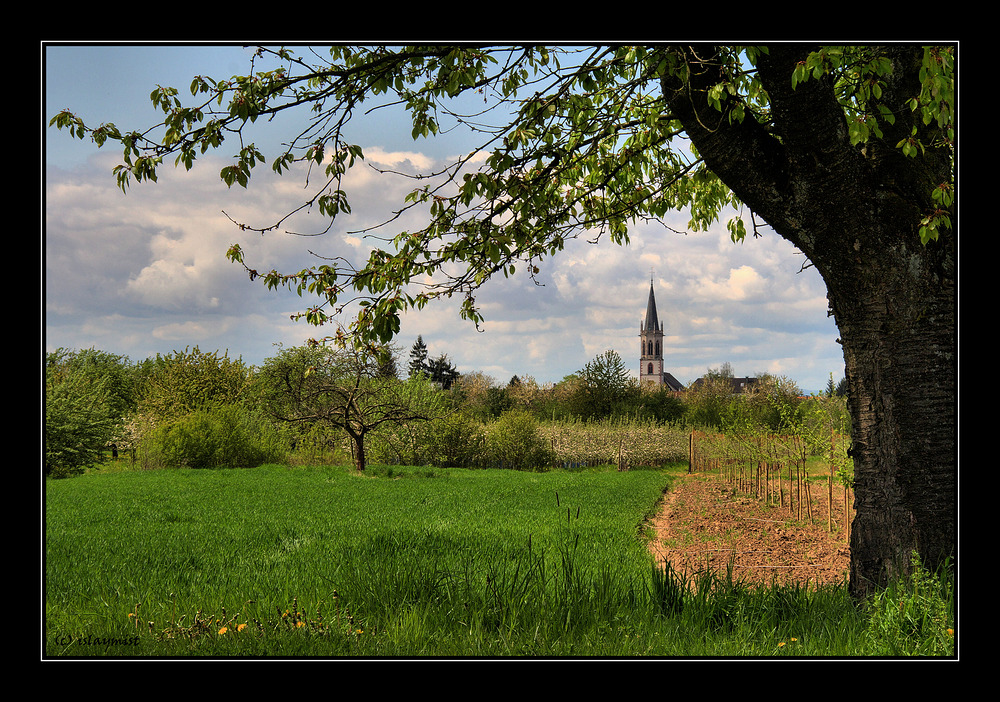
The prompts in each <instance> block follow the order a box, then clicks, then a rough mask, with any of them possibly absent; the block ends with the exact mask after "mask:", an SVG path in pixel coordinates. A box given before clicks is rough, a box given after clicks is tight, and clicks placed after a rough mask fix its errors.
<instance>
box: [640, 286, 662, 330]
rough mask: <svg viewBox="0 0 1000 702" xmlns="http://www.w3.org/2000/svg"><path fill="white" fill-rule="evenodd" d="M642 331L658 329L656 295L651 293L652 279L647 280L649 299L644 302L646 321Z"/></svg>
mask: <svg viewBox="0 0 1000 702" xmlns="http://www.w3.org/2000/svg"><path fill="white" fill-rule="evenodd" d="M643 331H660V321H659V318H658V317H657V316H656V297H654V295H653V280H652V279H650V281H649V300H648V301H647V302H646V323H645V324H644V325H643Z"/></svg>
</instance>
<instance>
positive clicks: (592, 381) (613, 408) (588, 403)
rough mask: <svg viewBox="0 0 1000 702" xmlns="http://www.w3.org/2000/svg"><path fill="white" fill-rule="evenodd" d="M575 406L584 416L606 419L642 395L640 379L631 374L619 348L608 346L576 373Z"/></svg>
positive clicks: (573, 404)
mask: <svg viewBox="0 0 1000 702" xmlns="http://www.w3.org/2000/svg"><path fill="white" fill-rule="evenodd" d="M577 377H578V379H579V380H578V382H577V384H576V387H575V388H574V390H575V392H574V396H573V399H572V406H573V409H574V414H577V415H578V416H580V417H583V418H585V419H591V418H598V419H603V418H607V417H610V416H612V415H614V414H620V413H622V411H623V410H624V411H626V412H627V411H628V409H627V408H628V407H629V406H630V405H633V404H635V402H636V400H637V399H638V397H639V383H638V381H636V380H635V378H633V377H631V376H630V375H629V372H628V368H627V367H626V366H625V362H624V361H622V358H621V356H619V355H618V352H617V351H613V350H608V351H605V352H604V353H602V354H599V355H598V356H597V357H596V358H594V359H592V360H591V361H589V362H587V364H586V365H585V366H584V367H583V369H582V370H581V371H580V372H579V373H577Z"/></svg>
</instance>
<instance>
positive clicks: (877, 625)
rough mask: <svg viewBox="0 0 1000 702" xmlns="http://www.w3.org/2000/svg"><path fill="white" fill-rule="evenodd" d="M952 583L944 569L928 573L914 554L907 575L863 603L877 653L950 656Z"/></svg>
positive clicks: (953, 599)
mask: <svg viewBox="0 0 1000 702" xmlns="http://www.w3.org/2000/svg"><path fill="white" fill-rule="evenodd" d="M945 568H947V566H945ZM953 582H954V579H953V577H951V576H950V575H949V574H948V573H947V570H946V571H945V572H943V573H931V572H929V571H928V570H927V569H926V568H925V567H924V566H923V564H922V563H921V562H920V556H919V554H918V553H917V552H916V551H914V552H913V555H912V562H911V569H910V575H909V576H908V577H907V578H905V579H902V580H899V581H896V582H894V583H892V584H891V585H890V587H888V588H886V589H884V590H880V591H879V592H877V593H875V594H874V595H873V596H872V597H871V598H870V599H869V600H868V602H866V604H865V606H866V608H867V610H868V617H869V618H868V635H869V637H870V640H871V645H872V646H873V647H874V648H875V650H876V651H877V652H878V654H881V655H886V656H951V655H954V653H955V610H954V606H955V597H954V596H955V593H954V590H953V589H952V583H953Z"/></svg>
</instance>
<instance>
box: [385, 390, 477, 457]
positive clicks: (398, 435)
mask: <svg viewBox="0 0 1000 702" xmlns="http://www.w3.org/2000/svg"><path fill="white" fill-rule="evenodd" d="M428 390H429V391H430V392H434V390H433V389H431V388H429V389H428ZM484 444H485V433H484V427H483V425H482V424H481V423H480V422H479V421H478V420H477V419H475V418H473V417H471V416H470V415H468V414H467V413H465V412H462V411H450V412H447V413H444V414H441V415H439V416H437V417H435V418H433V419H432V420H431V421H417V422H398V423H396V422H394V423H387V424H384V425H382V426H381V427H379V429H378V431H376V432H374V433H373V434H372V436H371V449H370V451H369V458H370V459H371V461H372V462H374V463H384V464H389V465H414V466H427V465H429V466H437V467H439V468H450V467H454V466H461V467H470V466H476V465H478V464H479V462H480V459H481V457H482V453H483V449H484Z"/></svg>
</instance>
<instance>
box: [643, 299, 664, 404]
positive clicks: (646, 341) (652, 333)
mask: <svg viewBox="0 0 1000 702" xmlns="http://www.w3.org/2000/svg"><path fill="white" fill-rule="evenodd" d="M639 341H640V344H641V346H642V348H641V350H640V353H639V382H640V383H655V384H656V385H662V384H663V324H662V323H661V322H660V321H659V318H658V317H657V316H656V298H655V297H654V296H653V281H652V280H650V281H649V300H648V301H647V302H646V319H645V321H644V322H642V323H640V324H639Z"/></svg>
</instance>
